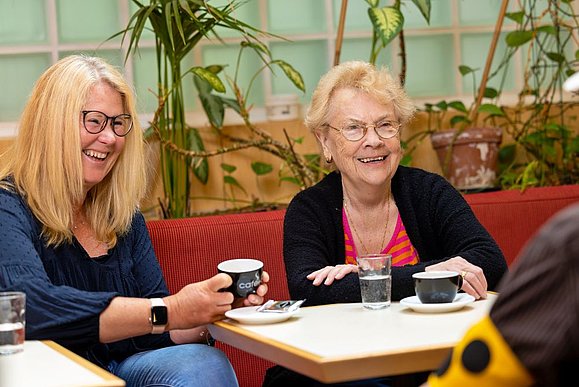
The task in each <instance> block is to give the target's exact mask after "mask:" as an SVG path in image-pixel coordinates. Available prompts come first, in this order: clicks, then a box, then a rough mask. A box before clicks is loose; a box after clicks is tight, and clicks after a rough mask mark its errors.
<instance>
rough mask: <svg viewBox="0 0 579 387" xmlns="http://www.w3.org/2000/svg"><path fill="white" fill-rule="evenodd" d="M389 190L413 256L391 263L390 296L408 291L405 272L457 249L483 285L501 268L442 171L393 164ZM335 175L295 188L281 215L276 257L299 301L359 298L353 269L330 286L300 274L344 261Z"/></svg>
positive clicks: (493, 282) (498, 255)
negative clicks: (407, 261) (482, 276)
mask: <svg viewBox="0 0 579 387" xmlns="http://www.w3.org/2000/svg"><path fill="white" fill-rule="evenodd" d="M392 195H393V197H394V199H395V201H396V205H397V206H398V210H399V212H400V216H401V218H402V221H403V222H404V226H405V227H406V231H407V233H408V236H409V238H410V240H411V242H412V245H413V246H414V248H415V249H416V250H417V252H418V255H419V259H420V262H419V263H418V264H416V265H408V266H403V267H393V268H392V300H394V301H397V300H400V299H402V298H404V297H408V296H411V295H414V285H413V282H412V274H413V273H416V272H420V271H424V268H425V267H426V266H430V265H432V264H435V263H438V262H442V261H444V260H447V259H449V258H452V257H455V256H457V255H460V256H461V257H463V258H464V259H466V260H467V261H469V262H471V263H472V264H474V265H476V266H479V267H481V268H482V269H483V271H484V273H485V276H486V279H487V282H488V287H489V290H493V289H495V288H496V286H497V284H498V283H499V281H500V279H501V278H502V276H503V274H505V272H506V271H507V263H506V261H505V258H504V256H503V254H502V252H501V250H500V248H499V247H498V245H497V244H496V242H495V241H494V240H493V238H492V237H491V236H490V234H489V233H488V232H487V231H486V230H485V228H484V227H483V226H482V225H481V224H480V222H479V221H478V220H477V218H476V217H475V215H474V214H473V212H472V210H471V208H470V206H469V205H468V203H467V202H466V201H465V200H464V198H463V197H462V195H461V194H460V193H459V192H458V191H457V190H455V189H454V188H453V187H452V186H451V185H450V184H449V183H448V182H447V181H446V180H445V179H444V178H443V177H441V176H439V175H437V174H434V173H430V172H426V171H423V170H421V169H418V168H409V167H403V166H400V167H398V170H397V171H396V174H395V175H394V177H393V179H392ZM342 199H343V194H342V182H341V175H340V174H339V173H336V172H332V173H330V174H329V175H327V176H326V177H325V178H324V179H323V180H322V181H320V182H319V183H317V184H316V185H314V186H313V187H310V188H308V189H306V190H304V191H302V192H300V193H298V194H297V195H296V196H295V197H294V198H293V200H292V201H291V203H290V204H289V207H288V209H287V212H286V215H285V219H284V246H283V252H284V262H285V267H286V272H287V279H288V286H289V291H290V295H291V297H292V299H295V300H297V299H304V298H305V299H307V301H306V305H321V304H330V303H340V302H360V301H361V297H360V285H359V281H358V276H357V274H355V273H350V274H348V275H347V276H346V277H344V278H343V279H341V280H336V281H334V283H333V284H332V285H330V286H326V285H323V284H322V285H320V286H313V285H312V281H310V280H308V279H307V278H306V276H307V275H308V274H309V273H311V272H313V271H316V270H318V269H321V268H323V267H325V266H335V265H339V264H343V263H344V262H345V246H344V228H343V225H342V203H343V201H342Z"/></svg>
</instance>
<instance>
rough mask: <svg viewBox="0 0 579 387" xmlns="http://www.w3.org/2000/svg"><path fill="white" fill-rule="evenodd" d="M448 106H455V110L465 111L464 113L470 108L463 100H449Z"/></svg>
mask: <svg viewBox="0 0 579 387" xmlns="http://www.w3.org/2000/svg"><path fill="white" fill-rule="evenodd" d="M448 106H449V107H451V108H453V109H454V110H458V111H460V112H463V113H467V112H468V109H467V108H466V106H464V103H463V102H462V101H452V102H449V103H448Z"/></svg>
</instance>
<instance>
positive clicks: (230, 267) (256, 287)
mask: <svg viewBox="0 0 579 387" xmlns="http://www.w3.org/2000/svg"><path fill="white" fill-rule="evenodd" d="M217 270H218V271H219V272H220V273H225V274H227V275H229V276H230V277H231V279H232V283H231V286H229V287H228V288H226V289H225V291H227V292H231V293H232V294H233V296H234V297H235V301H234V302H233V307H239V306H243V305H245V306H251V305H259V304H262V303H263V297H264V296H265V294H266V293H267V282H268V281H269V275H268V274H267V273H266V272H264V271H263V262H261V261H259V260H257V259H249V258H239V259H230V260H227V261H223V262H221V263H220V264H219V265H217Z"/></svg>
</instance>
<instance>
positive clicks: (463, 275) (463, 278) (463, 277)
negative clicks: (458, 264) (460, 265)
mask: <svg viewBox="0 0 579 387" xmlns="http://www.w3.org/2000/svg"><path fill="white" fill-rule="evenodd" d="M467 274H468V271H464V270H463V271H462V272H461V273H460V276H461V277H462V280H463V281H464V280H465V278H466V275H467Z"/></svg>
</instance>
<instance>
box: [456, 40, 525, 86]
mask: <svg viewBox="0 0 579 387" xmlns="http://www.w3.org/2000/svg"><path fill="white" fill-rule="evenodd" d="M505 35H506V33H502V34H501V36H500V37H499V41H498V43H497V48H496V52H495V55H494V58H493V64H492V67H491V74H492V73H494V72H495V71H496V70H497V68H498V67H499V65H500V64H501V61H502V58H503V57H504V55H505V50H506V44H505V43H504V39H505ZM491 39H492V33H488V34H464V35H463V36H462V37H461V51H462V57H461V64H464V65H467V66H468V67H470V68H472V69H478V71H477V72H476V73H475V74H474V75H475V79H476V81H475V82H476V83H475V84H476V87H473V80H472V75H471V74H468V75H466V76H465V77H464V78H463V81H462V92H463V93H464V94H467V95H472V96H474V95H476V93H478V86H479V84H480V81H481V79H482V75H483V72H484V68H485V61H486V59H487V56H488V51H489V48H490V44H491ZM511 62H512V60H511ZM491 74H490V75H491ZM502 78H503V71H500V73H498V74H497V75H495V76H493V77H492V78H490V79H489V81H488V83H487V86H489V87H493V88H495V89H497V90H498V89H502V90H503V91H510V90H514V88H515V79H514V71H513V64H512V63H509V64H508V65H507V73H506V76H505V79H504V85H503V86H502V87H501V82H502Z"/></svg>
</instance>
